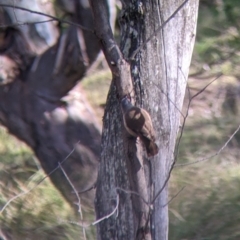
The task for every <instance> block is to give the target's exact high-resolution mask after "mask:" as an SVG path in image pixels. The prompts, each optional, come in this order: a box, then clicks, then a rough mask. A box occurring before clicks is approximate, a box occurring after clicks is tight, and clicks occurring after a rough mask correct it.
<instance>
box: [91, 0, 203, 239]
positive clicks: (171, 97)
mask: <svg viewBox="0 0 240 240" xmlns="http://www.w3.org/2000/svg"><path fill="white" fill-rule="evenodd" d="M90 2H91V7H92V11H93V15H94V20H95V29H96V33H97V36H98V38H99V40H100V43H101V47H102V49H103V51H104V54H105V57H106V59H107V61H108V64H109V67H110V68H111V71H112V75H113V80H112V85H111V88H110V91H109V94H108V99H107V106H106V110H105V115H104V119H103V136H102V153H101V163H100V169H99V175H98V181H97V191H96V204H95V209H96V216H97V219H99V224H98V227H97V234H98V239H158V240H166V239H167V238H168V205H167V202H168V188H167V182H168V179H169V175H170V169H171V167H172V165H173V163H174V148H175V143H176V138H177V133H178V128H179V122H180V117H181V108H182V103H183V97H184V93H185V88H186V83H187V77H188V71H189V65H190V61H191V55H192V50H193V45H194V40H195V32H196V24H197V12H198V0H193V1H184V2H183V1H180V0H178V1H172V0H170V1H169V0H163V1H154V0H148V1H134V0H122V6H123V9H122V11H121V14H120V19H119V22H120V24H121V43H120V47H119V46H118V45H117V43H116V41H115V40H114V37H113V34H112V30H111V27H110V24H109V22H108V16H109V15H108V11H107V4H106V1H105V0H98V1H95V0H91V1H90ZM125 95H131V97H132V99H133V102H134V103H135V105H136V106H139V107H143V108H144V109H146V110H147V111H148V112H149V113H150V115H151V117H152V121H153V126H154V128H155V131H156V132H157V144H158V146H159V153H158V155H157V156H155V157H154V158H151V159H149V158H148V157H147V155H146V153H145V150H144V148H143V146H142V143H141V141H140V140H139V139H132V138H129V137H128V135H127V133H126V130H125V129H124V127H123V122H122V114H121V110H120V106H119V101H120V100H121V98H122V97H124V96H125Z"/></svg>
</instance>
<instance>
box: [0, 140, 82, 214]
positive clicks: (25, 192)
mask: <svg viewBox="0 0 240 240" xmlns="http://www.w3.org/2000/svg"><path fill="white" fill-rule="evenodd" d="M77 144H78V143H77ZM74 151H75V146H74V148H73V149H72V151H71V152H70V153H69V154H68V155H67V156H66V157H65V158H64V159H63V160H62V161H61V164H63V163H64V162H65V161H66V160H67V159H68V158H69V157H70V156H71V155H72V154H73V152H74ZM58 168H59V166H57V167H55V168H54V169H53V170H52V171H51V172H50V173H49V174H47V175H46V176H45V177H43V178H42V179H41V180H39V181H38V182H37V183H36V184H35V185H34V186H33V187H32V188H30V189H29V190H27V191H23V192H21V193H19V194H18V195H16V196H14V197H12V198H10V199H9V200H8V201H7V202H6V204H5V205H4V206H3V207H2V209H1V211H0V214H2V213H3V211H4V210H5V209H6V207H7V206H8V205H9V204H10V203H11V202H13V201H14V200H15V199H17V198H19V197H21V196H23V195H26V194H28V193H29V192H31V191H32V190H34V189H35V188H36V187H38V186H39V185H40V184H41V183H42V182H43V181H44V180H45V179H46V178H48V177H49V176H51V175H52V174H53V173H54V172H55V171H56V170H57V169H58Z"/></svg>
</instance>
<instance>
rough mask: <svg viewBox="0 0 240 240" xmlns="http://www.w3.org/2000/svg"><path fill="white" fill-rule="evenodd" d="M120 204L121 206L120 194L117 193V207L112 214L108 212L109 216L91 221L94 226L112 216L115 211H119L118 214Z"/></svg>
mask: <svg viewBox="0 0 240 240" xmlns="http://www.w3.org/2000/svg"><path fill="white" fill-rule="evenodd" d="M118 206H119V195H118V194H117V204H116V207H115V208H114V209H113V211H112V212H111V213H110V214H108V215H107V216H105V217H102V218H100V219H98V220H97V221H95V222H93V223H91V225H92V226H94V225H96V224H98V223H100V222H102V221H103V220H105V219H107V218H110V217H111V216H112V215H113V214H114V213H115V212H117V215H118Z"/></svg>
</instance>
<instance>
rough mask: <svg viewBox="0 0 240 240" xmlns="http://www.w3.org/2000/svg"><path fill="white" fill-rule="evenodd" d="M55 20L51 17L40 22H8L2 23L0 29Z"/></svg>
mask: <svg viewBox="0 0 240 240" xmlns="http://www.w3.org/2000/svg"><path fill="white" fill-rule="evenodd" d="M0 5H1V4H0ZM53 21H55V20H54V19H49V20H44V21H38V22H23V23H15V24H8V25H0V29H1V28H7V27H17V26H23V25H32V24H40V23H45V22H53Z"/></svg>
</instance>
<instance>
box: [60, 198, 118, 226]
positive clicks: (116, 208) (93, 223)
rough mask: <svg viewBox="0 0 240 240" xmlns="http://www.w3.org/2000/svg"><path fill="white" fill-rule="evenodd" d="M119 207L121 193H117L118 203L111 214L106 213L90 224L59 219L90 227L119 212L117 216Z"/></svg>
mask: <svg viewBox="0 0 240 240" xmlns="http://www.w3.org/2000/svg"><path fill="white" fill-rule="evenodd" d="M118 207H119V195H118V194H117V203H116V207H115V208H114V209H113V211H112V212H111V213H110V214H108V215H106V216H104V217H102V218H100V219H98V220H96V221H95V222H92V223H90V224H88V225H84V224H81V223H78V222H75V221H69V220H68V221H66V220H63V219H59V220H60V222H65V223H71V224H75V225H78V226H80V227H82V228H88V227H91V226H94V225H96V224H98V223H100V222H102V221H103V220H105V219H108V218H110V217H111V216H112V215H113V214H114V213H115V212H117V216H118Z"/></svg>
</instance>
